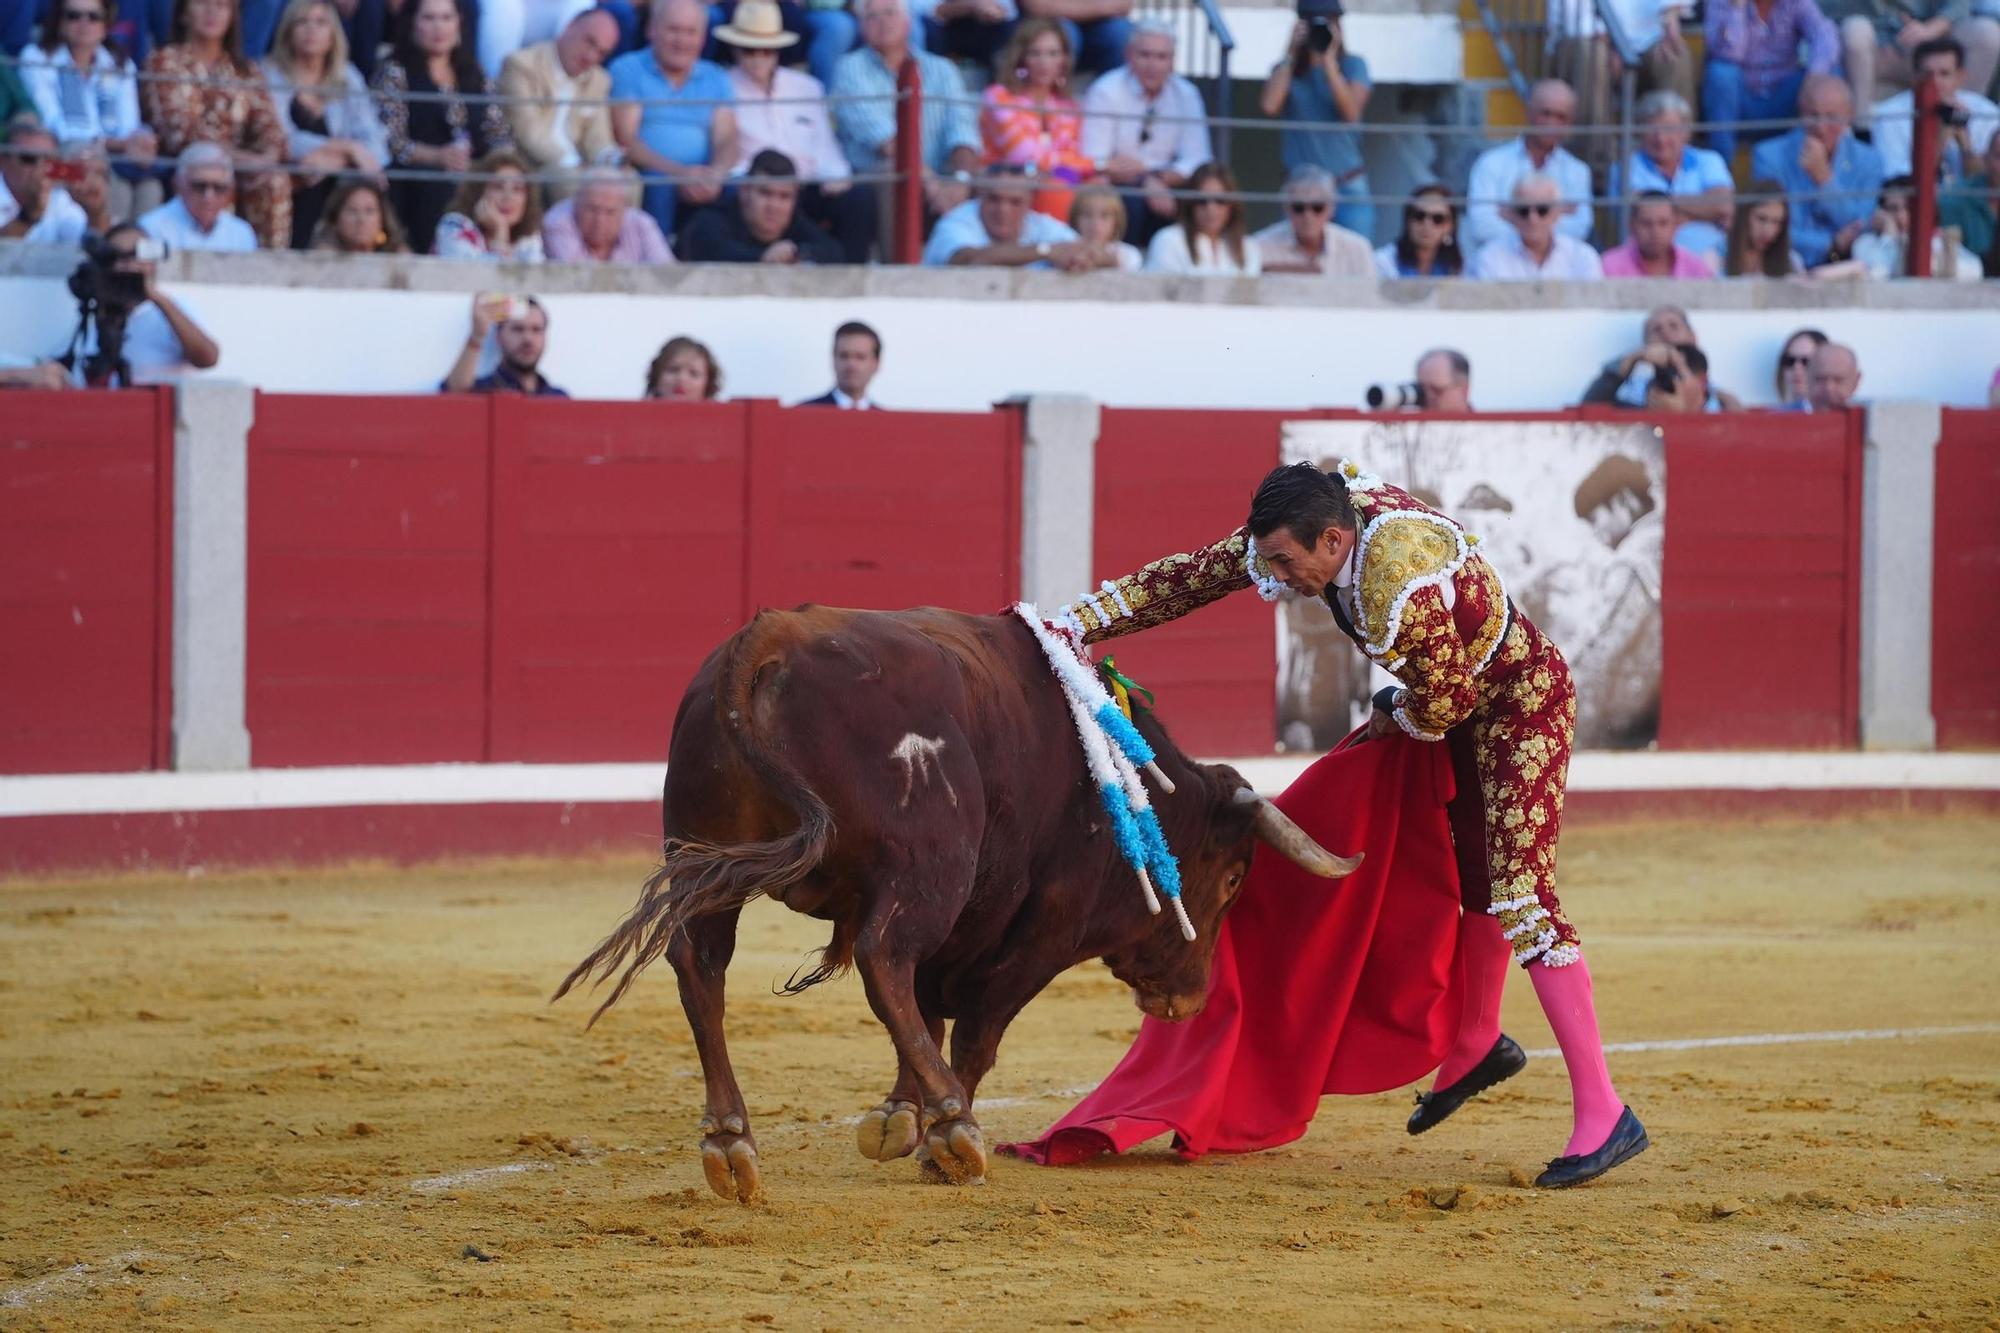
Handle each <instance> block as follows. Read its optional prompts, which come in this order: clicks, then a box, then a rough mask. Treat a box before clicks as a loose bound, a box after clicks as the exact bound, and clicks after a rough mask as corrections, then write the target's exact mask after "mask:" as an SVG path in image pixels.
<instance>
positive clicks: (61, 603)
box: [0, 389, 174, 773]
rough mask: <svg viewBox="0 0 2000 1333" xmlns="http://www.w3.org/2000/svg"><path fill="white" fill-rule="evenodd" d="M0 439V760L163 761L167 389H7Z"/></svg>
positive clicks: (30, 768) (77, 765) (18, 765)
mask: <svg viewBox="0 0 2000 1333" xmlns="http://www.w3.org/2000/svg"><path fill="white" fill-rule="evenodd" d="M0 444H4V446H5V447H4V448H0V495H4V496H5V501H4V503H0V681H4V682H6V685H5V688H4V689H0V772H6V773H76V772H109V771H116V770H121V769H142V768H165V767H166V766H167V764H168V763H169V753H168V747H169V742H170V728H171V725H172V701H171V691H170V686H169V678H168V672H169V667H170V664H171V635H172V632H173V489H174V488H173V449H174V423H173V400H172V397H171V394H170V391H168V390H165V389H157V390H150V389H149V390H138V389H134V390H121V391H90V392H58V393H39V392H25V391H23V392H14V393H9V394H7V395H6V411H5V425H4V426H0Z"/></svg>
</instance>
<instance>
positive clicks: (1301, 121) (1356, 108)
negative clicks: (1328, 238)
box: [1257, 0, 1375, 243]
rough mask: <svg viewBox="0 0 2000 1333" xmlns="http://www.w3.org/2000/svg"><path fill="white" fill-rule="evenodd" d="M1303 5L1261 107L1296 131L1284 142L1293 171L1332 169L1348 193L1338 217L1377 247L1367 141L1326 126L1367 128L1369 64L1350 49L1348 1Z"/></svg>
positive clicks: (1301, 1) (1312, 0) (1304, 1)
mask: <svg viewBox="0 0 2000 1333" xmlns="http://www.w3.org/2000/svg"><path fill="white" fill-rule="evenodd" d="M1298 6H1299V21H1298V22H1297V23H1295V24H1294V25H1292V42H1291V47H1290V49H1289V50H1288V51H1287V52H1286V55H1285V58H1284V59H1283V60H1281V61H1279V62H1278V64H1277V66H1276V67H1275V68H1274V69H1272V71H1271V76H1270V77H1269V78H1267V79H1265V80H1264V90H1263V92H1262V93H1261V94H1260V95H1259V97H1258V99H1257V100H1258V105H1259V107H1260V108H1262V110H1263V112H1264V114H1265V115H1267V116H1273V117H1279V118H1282V119H1283V120H1284V121H1286V122H1287V124H1288V125H1290V126H1291V127H1292V128H1288V129H1286V130H1285V131H1284V133H1283V135H1282V136H1281V140H1280V145H1279V150H1280V153H1281V154H1282V156H1283V157H1284V161H1285V172H1286V174H1287V175H1289V174H1291V173H1292V172H1295V171H1297V170H1298V169H1299V168H1300V167H1307V166H1313V167H1320V168H1322V169H1323V170H1325V171H1326V173H1327V174H1328V175H1330V176H1332V177H1333V180H1334V188H1335V189H1336V190H1337V191H1338V192H1339V195H1340V207H1339V208H1338V209H1337V210H1336V211H1335V213H1334V215H1333V220H1334V221H1335V222H1336V223H1338V224H1339V225H1341V226H1343V227H1345V228H1347V229H1348V230H1349V231H1354V232H1359V233H1361V235H1363V236H1365V237H1368V238H1369V239H1370V242H1371V243H1372V242H1373V238H1374V235H1375V205H1374V204H1372V203H1370V202H1368V195H1369V187H1368V168H1367V167H1366V165H1364V163H1363V161H1362V157H1361V136H1360V134H1358V133H1357V132H1355V131H1354V130H1349V129H1330V128H1319V126H1323V125H1325V124H1326V123H1328V122H1336V123H1339V124H1343V125H1355V124H1359V123H1360V121H1361V113H1362V112H1363V111H1364V110H1366V109H1367V106H1368V94H1369V92H1370V86H1369V82H1368V62H1367V61H1365V60H1363V59H1362V58H1361V57H1360V56H1357V55H1354V54H1351V53H1350V52H1349V51H1348V49H1347V43H1346V40H1345V39H1344V38H1343V36H1342V34H1341V28H1340V18H1341V14H1342V12H1343V11H1342V9H1341V7H1340V0H1298ZM1309 127H1311V128H1309Z"/></svg>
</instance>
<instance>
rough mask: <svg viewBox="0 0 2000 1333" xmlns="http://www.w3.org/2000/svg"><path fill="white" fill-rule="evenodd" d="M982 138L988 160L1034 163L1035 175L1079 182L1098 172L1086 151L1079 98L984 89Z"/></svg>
mask: <svg viewBox="0 0 2000 1333" xmlns="http://www.w3.org/2000/svg"><path fill="white" fill-rule="evenodd" d="M979 100H980V102H981V103H982V105H981V107H980V111H979V137H980V140H981V142H982V143H983V145H984V157H985V160H986V161H987V162H989V163H992V162H1007V163H1012V164H1013V165H1015V166H1025V167H1033V168H1034V169H1035V172H1036V174H1038V175H1041V176H1048V177H1053V178H1055V179H1057V180H1063V181H1069V182H1071V183H1075V182H1077V181H1084V180H1088V179H1090V178H1091V177H1092V176H1094V175H1096V174H1097V164H1096V163H1094V162H1092V161H1091V160H1090V158H1089V157H1088V156H1087V155H1086V154H1085V153H1084V151H1083V113H1082V112H1081V111H1080V110H1079V109H1078V107H1077V104H1076V101H1075V99H1073V98H1069V97H1054V98H1049V99H1046V100H1043V101H1036V100H1035V98H1034V96H1033V94H1030V93H1025V92H1021V93H1010V92H1008V91H1007V90H1006V89H1005V88H1003V87H1001V86H1000V85H999V84H997V83H995V84H989V85H987V88H986V91H985V92H984V93H983V94H981V96H980V99H979Z"/></svg>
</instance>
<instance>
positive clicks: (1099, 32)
mask: <svg viewBox="0 0 2000 1333" xmlns="http://www.w3.org/2000/svg"><path fill="white" fill-rule="evenodd" d="M1020 6H1021V13H1022V15H1023V16H1024V18H1025V20H1026V21H1029V22H1033V21H1035V20H1037V19H1039V20H1041V21H1043V22H1049V21H1051V20H1052V21H1054V22H1056V23H1058V24H1060V25H1061V26H1062V30H1063V40H1064V43H1065V44H1066V45H1067V46H1068V47H1069V49H1070V52H1071V53H1072V54H1073V55H1074V56H1075V57H1076V67H1077V68H1078V69H1081V70H1086V71H1088V72H1090V73H1092V74H1104V73H1108V72H1110V71H1111V70H1114V69H1117V68H1118V66H1119V63H1120V62H1122V61H1123V60H1124V59H1125V47H1126V44H1127V43H1129V42H1130V41H1131V40H1132V17H1131V16H1132V0H1020Z"/></svg>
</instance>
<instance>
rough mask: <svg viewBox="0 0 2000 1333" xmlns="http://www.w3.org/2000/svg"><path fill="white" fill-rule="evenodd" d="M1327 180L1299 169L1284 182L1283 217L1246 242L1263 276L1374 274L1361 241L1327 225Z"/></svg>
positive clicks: (1371, 256) (1330, 194)
mask: <svg viewBox="0 0 2000 1333" xmlns="http://www.w3.org/2000/svg"><path fill="white" fill-rule="evenodd" d="M1333 202H1334V189H1333V177H1331V176H1329V175H1327V174H1326V172H1325V171H1324V170H1323V169H1322V168H1319V167H1300V168H1299V169H1298V170H1297V171H1294V172H1293V173H1292V174H1291V176H1290V177H1289V178H1287V179H1286V181H1285V216H1284V217H1282V218H1280V219H1279V220H1278V221H1276V222H1273V223H1272V224H1271V225H1270V226H1268V227H1266V228H1264V229H1263V230H1262V231H1260V232H1257V233H1256V234H1255V235H1253V236H1252V237H1251V238H1250V242H1251V244H1253V245H1255V246H1256V247H1257V258H1258V262H1259V263H1260V264H1261V265H1262V267H1263V271H1264V272H1266V273H1315V274H1318V275H1320V276H1321V277H1327V278H1369V277H1373V276H1374V275H1375V252H1374V250H1372V249H1370V248H1369V245H1368V239H1367V238H1366V237H1365V236H1357V235H1355V234H1354V233H1353V232H1351V231H1349V230H1347V228H1345V227H1340V226H1336V225H1334V222H1333Z"/></svg>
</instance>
